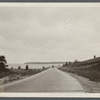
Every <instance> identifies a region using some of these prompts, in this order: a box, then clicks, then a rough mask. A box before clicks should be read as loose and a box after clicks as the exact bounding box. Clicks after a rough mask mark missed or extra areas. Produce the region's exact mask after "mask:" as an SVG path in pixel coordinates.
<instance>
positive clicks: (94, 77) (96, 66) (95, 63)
mask: <svg viewBox="0 0 100 100" xmlns="http://www.w3.org/2000/svg"><path fill="white" fill-rule="evenodd" d="M59 69H60V70H63V71H67V72H71V73H74V74H77V75H79V76H82V77H86V78H89V79H90V80H91V81H95V82H100V57H98V58H95V59H89V60H86V61H82V62H74V63H72V64H71V65H70V66H69V65H66V66H63V67H61V68H59Z"/></svg>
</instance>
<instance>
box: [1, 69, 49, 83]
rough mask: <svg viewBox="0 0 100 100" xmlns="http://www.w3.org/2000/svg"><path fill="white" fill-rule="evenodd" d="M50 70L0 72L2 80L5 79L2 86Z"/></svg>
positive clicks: (10, 70) (6, 70) (5, 70)
mask: <svg viewBox="0 0 100 100" xmlns="http://www.w3.org/2000/svg"><path fill="white" fill-rule="evenodd" d="M47 69H48V68H44V69H43V68H42V69H28V70H26V69H6V68H5V69H4V70H0V78H1V79H3V81H2V82H1V84H6V83H9V82H12V81H15V80H19V79H22V78H25V77H28V76H31V75H35V74H37V73H40V72H41V71H44V70H47Z"/></svg>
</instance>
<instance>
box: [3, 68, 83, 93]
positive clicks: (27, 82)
mask: <svg viewBox="0 0 100 100" xmlns="http://www.w3.org/2000/svg"><path fill="white" fill-rule="evenodd" d="M2 87H3V91H4V92H84V90H83V88H82V86H81V85H80V83H79V82H78V81H77V80H76V79H75V78H73V77H72V76H70V75H69V74H68V73H65V72H62V71H60V70H58V69H57V68H50V69H48V70H45V71H43V72H41V73H39V74H36V75H33V76H30V77H28V78H25V79H22V80H19V81H15V82H12V83H9V84H5V85H2Z"/></svg>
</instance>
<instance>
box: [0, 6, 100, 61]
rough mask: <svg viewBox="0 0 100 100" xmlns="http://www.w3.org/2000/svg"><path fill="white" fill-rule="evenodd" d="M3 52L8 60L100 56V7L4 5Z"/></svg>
mask: <svg viewBox="0 0 100 100" xmlns="http://www.w3.org/2000/svg"><path fill="white" fill-rule="evenodd" d="M0 55H5V56H6V59H7V61H8V63H24V62H28V61H33V62H34V61H74V60H75V59H78V60H86V59H89V58H92V57H93V55H96V56H100V7H25V6H24V7H14V6H13V7H0Z"/></svg>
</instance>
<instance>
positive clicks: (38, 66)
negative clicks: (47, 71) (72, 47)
mask: <svg viewBox="0 0 100 100" xmlns="http://www.w3.org/2000/svg"><path fill="white" fill-rule="evenodd" d="M26 65H28V66H29V68H30V69H34V68H42V67H43V66H44V67H51V66H52V65H54V66H62V64H8V68H11V67H13V68H14V69H15V68H16V69H17V68H18V66H21V68H23V69H25V68H26Z"/></svg>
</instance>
